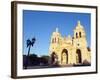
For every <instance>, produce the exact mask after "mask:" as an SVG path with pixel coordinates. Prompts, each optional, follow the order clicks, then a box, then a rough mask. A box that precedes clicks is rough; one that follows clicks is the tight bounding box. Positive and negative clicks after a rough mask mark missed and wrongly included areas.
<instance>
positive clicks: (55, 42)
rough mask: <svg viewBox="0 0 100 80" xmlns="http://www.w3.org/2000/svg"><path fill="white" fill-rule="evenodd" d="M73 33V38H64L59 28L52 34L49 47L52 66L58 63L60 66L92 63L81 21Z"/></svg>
mask: <svg viewBox="0 0 100 80" xmlns="http://www.w3.org/2000/svg"><path fill="white" fill-rule="evenodd" d="M73 31H74V35H73V37H71V36H70V35H68V37H62V36H61V34H60V33H59V31H58V28H56V31H55V32H53V33H52V35H51V41H50V47H49V55H50V56H51V63H52V64H53V63H54V62H56V61H57V62H58V64H59V65H73V64H83V63H84V62H88V63H91V50H90V48H88V47H87V39H86V33H85V30H84V27H83V26H82V25H81V22H80V21H78V22H77V25H76V27H75V29H74V30H73Z"/></svg>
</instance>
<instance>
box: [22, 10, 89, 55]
mask: <svg viewBox="0 0 100 80" xmlns="http://www.w3.org/2000/svg"><path fill="white" fill-rule="evenodd" d="M78 20H80V22H81V24H82V25H83V26H84V29H85V32H86V37H87V42H88V46H90V38H91V37H90V36H91V33H90V32H91V31H90V30H91V25H90V23H91V22H90V21H91V14H89V13H73V12H51V11H33V10H23V53H24V54H27V52H28V48H27V47H26V40H27V39H32V38H33V37H35V38H36V42H35V44H34V46H33V47H31V51H30V53H31V54H32V53H35V54H37V55H39V56H40V55H48V52H49V43H50V37H51V35H52V32H54V31H55V29H56V27H57V28H59V32H60V33H61V35H62V36H66V37H67V36H68V35H71V36H73V34H74V32H73V30H74V29H75V27H76V25H77V21H78Z"/></svg>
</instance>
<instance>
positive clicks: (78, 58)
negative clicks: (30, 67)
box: [76, 49, 82, 63]
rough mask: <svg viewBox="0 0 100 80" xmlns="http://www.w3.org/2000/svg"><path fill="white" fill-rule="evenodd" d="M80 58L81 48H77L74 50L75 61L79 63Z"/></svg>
mask: <svg viewBox="0 0 100 80" xmlns="http://www.w3.org/2000/svg"><path fill="white" fill-rule="evenodd" d="M81 62H82V59H81V50H80V49H77V50H76V63H81Z"/></svg>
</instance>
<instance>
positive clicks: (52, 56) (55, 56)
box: [51, 52, 58, 64]
mask: <svg viewBox="0 0 100 80" xmlns="http://www.w3.org/2000/svg"><path fill="white" fill-rule="evenodd" d="M57 60H58V56H57V55H56V53H55V52H53V53H52V54H51V64H54V63H55V62H57Z"/></svg>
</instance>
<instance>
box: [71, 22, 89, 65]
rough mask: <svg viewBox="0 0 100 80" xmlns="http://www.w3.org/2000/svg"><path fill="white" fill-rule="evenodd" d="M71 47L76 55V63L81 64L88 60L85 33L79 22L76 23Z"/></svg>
mask: <svg viewBox="0 0 100 80" xmlns="http://www.w3.org/2000/svg"><path fill="white" fill-rule="evenodd" d="M73 46H74V49H75V53H76V63H83V62H84V61H85V60H87V59H88V57H87V56H88V51H87V40H86V33H85V30H84V27H83V26H82V25H81V22H80V21H78V22H77V25H76V28H75V29H74V39H73Z"/></svg>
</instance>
